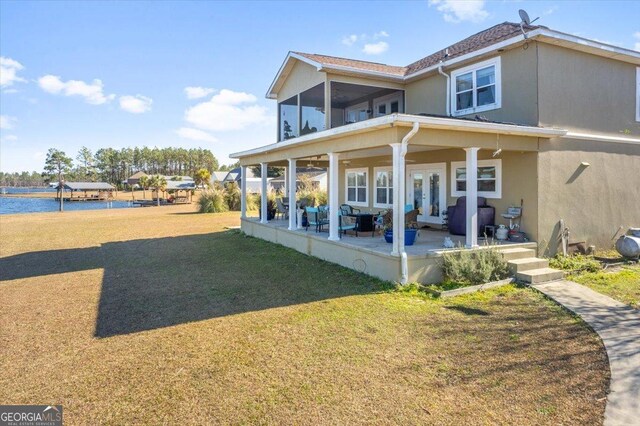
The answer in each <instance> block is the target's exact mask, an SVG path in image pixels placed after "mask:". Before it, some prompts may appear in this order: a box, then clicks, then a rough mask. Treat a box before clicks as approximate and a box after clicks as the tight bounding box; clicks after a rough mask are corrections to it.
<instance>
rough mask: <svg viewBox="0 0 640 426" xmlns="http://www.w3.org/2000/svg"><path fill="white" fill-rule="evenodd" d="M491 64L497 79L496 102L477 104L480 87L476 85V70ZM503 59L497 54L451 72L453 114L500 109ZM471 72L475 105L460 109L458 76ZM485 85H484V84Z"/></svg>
mask: <svg viewBox="0 0 640 426" xmlns="http://www.w3.org/2000/svg"><path fill="white" fill-rule="evenodd" d="M490 66H494V67H495V79H496V84H495V85H496V99H495V102H494V103H492V104H487V105H482V106H475V105H476V103H477V101H478V99H477V93H478V88H477V87H476V72H477V71H479V70H481V69H483V68H487V67H490ZM500 69H501V60H500V56H497V57H495V58H492V59H489V60H487V61H483V62H478V63H475V64H473V65H469V66H468V67H464V68H460V69H457V70H455V71H452V72H451V83H450V84H451V88H450V89H451V90H450V94H451V111H452V114H453V115H454V116H459V115H467V114H473V113H477V112H482V111H491V110H494V109H499V108H501V107H502V73H501V70H500ZM469 72H471V76H472V81H473V88H472V89H471V91H472V98H473V105H474V106H473V107H471V108H466V109H461V110H458V109H457V107H458V103H457V102H456V95H457V93H456V78H457V77H458V76H460V75H462V74H467V73H469ZM483 87H484V86H483Z"/></svg>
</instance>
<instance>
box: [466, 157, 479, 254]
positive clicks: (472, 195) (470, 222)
mask: <svg viewBox="0 0 640 426" xmlns="http://www.w3.org/2000/svg"><path fill="white" fill-rule="evenodd" d="M464 150H465V151H466V152H467V161H466V172H467V218H466V220H467V232H466V233H467V238H466V244H465V247H467V248H476V247H478V151H479V150H480V148H465V149H464Z"/></svg>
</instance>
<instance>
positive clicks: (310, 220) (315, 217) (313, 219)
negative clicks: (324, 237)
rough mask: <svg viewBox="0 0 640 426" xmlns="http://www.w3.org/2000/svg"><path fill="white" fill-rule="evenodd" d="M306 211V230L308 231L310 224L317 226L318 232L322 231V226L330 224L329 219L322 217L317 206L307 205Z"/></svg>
mask: <svg viewBox="0 0 640 426" xmlns="http://www.w3.org/2000/svg"><path fill="white" fill-rule="evenodd" d="M305 211H306V212H307V227H306V228H305V231H308V230H309V227H310V226H315V227H316V232H322V227H323V226H324V225H328V224H329V220H328V219H323V218H322V216H321V214H320V210H319V209H318V208H317V207H305Z"/></svg>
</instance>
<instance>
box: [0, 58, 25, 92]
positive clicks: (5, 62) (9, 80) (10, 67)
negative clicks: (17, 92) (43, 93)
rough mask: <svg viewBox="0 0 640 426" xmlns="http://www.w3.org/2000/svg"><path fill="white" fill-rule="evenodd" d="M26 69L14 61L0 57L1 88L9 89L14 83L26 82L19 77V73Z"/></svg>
mask: <svg viewBox="0 0 640 426" xmlns="http://www.w3.org/2000/svg"><path fill="white" fill-rule="evenodd" d="M22 69H24V67H23V66H22V64H21V63H20V62H18V61H16V60H14V59H11V58H6V57H4V56H0V87H9V86H11V85H12V84H13V83H15V82H17V81H20V82H24V81H26V80H25V79H24V78H21V77H18V71H20V70H22Z"/></svg>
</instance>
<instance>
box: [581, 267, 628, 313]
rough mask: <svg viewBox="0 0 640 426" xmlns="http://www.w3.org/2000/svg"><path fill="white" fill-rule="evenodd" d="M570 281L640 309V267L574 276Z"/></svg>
mask: <svg viewBox="0 0 640 426" xmlns="http://www.w3.org/2000/svg"><path fill="white" fill-rule="evenodd" d="M569 279H571V280H572V281H575V282H577V283H580V284H583V285H586V286H587V287H590V288H592V289H593V290H595V291H597V292H599V293H602V294H606V295H607V296H610V297H612V298H614V299H616V300H619V301H621V302H623V303H626V304H628V305H631V306H633V307H634V308H636V309H640V266H623V267H621V268H616V269H615V270H613V271H607V270H604V271H599V272H589V273H585V274H580V275H572V276H570V277H569Z"/></svg>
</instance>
